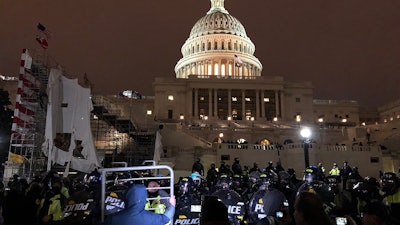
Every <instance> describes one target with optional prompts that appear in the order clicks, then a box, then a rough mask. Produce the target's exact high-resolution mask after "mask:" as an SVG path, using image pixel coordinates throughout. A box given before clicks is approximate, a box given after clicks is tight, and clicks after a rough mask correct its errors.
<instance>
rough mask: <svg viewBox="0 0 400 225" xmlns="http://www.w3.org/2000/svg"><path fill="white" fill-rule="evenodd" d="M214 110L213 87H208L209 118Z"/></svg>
mask: <svg viewBox="0 0 400 225" xmlns="http://www.w3.org/2000/svg"><path fill="white" fill-rule="evenodd" d="M212 111H213V107H212V89H211V88H209V89H208V118H211V117H212Z"/></svg>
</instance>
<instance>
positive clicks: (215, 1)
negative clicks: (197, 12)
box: [207, 0, 228, 14]
mask: <svg viewBox="0 0 400 225" xmlns="http://www.w3.org/2000/svg"><path fill="white" fill-rule="evenodd" d="M216 11H220V12H223V13H228V11H226V9H225V8H224V0H211V9H210V11H208V12H207V14H211V13H214V12H216Z"/></svg>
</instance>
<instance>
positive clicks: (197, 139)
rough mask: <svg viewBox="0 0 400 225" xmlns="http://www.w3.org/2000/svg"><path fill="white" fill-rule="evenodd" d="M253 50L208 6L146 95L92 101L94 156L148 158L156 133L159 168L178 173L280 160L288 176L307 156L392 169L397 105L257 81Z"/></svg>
mask: <svg viewBox="0 0 400 225" xmlns="http://www.w3.org/2000/svg"><path fill="white" fill-rule="evenodd" d="M206 10H207V9H205V11H206ZM255 50H256V45H255V43H253V42H252V41H251V39H250V38H249V36H248V34H247V33H246V29H245V27H244V25H243V24H242V23H241V22H240V21H239V20H238V19H237V18H235V17H234V16H232V15H230V14H229V12H228V10H227V9H226V8H225V5H224V0H211V7H210V9H209V10H208V11H206V14H205V16H203V17H202V18H200V19H199V20H198V21H197V22H196V23H195V24H194V26H193V28H192V30H191V31H190V34H189V37H188V38H187V39H186V41H185V42H184V43H183V45H182V48H181V52H182V58H181V59H177V64H176V66H175V76H173V75H171V77H169V78H165V77H157V78H156V79H155V80H154V82H153V87H154V96H141V97H137V96H136V97H134V96H132V92H129V91H128V92H126V93H125V94H124V97H122V96H121V95H115V96H105V95H95V96H93V102H94V108H95V109H94V111H93V119H92V131H93V133H94V135H93V136H94V139H95V146H96V149H97V150H98V151H99V152H100V154H99V155H100V156H101V158H102V159H103V160H106V159H108V160H113V161H128V163H129V162H130V161H131V162H133V159H136V160H142V159H146V157H147V158H149V155H151V156H152V155H153V150H154V139H155V132H156V131H160V134H161V136H162V153H161V160H160V163H164V164H169V165H171V166H172V167H173V168H174V170H176V171H182V172H183V173H184V172H186V171H189V170H191V166H192V164H193V162H194V161H195V159H197V158H200V159H201V161H202V163H203V165H204V166H205V168H206V169H208V167H209V165H210V164H211V163H216V164H217V166H218V165H219V163H220V161H224V162H225V163H226V164H229V165H232V163H233V160H234V158H236V157H238V158H239V159H240V161H241V164H242V166H243V165H248V166H250V167H251V166H252V165H253V163H254V162H257V163H258V165H259V166H260V167H262V168H263V167H265V166H266V165H267V162H268V161H273V162H274V164H275V163H276V162H278V161H280V162H281V163H282V165H283V167H284V168H286V169H287V168H289V167H292V168H294V169H295V170H296V171H298V176H301V172H302V171H303V170H304V167H305V161H307V160H308V161H309V164H310V165H316V164H317V163H319V162H322V163H323V164H324V165H325V168H327V169H330V168H331V166H332V164H333V163H334V162H336V163H338V164H339V165H341V164H342V162H343V161H344V160H347V161H348V162H349V164H350V166H357V167H358V168H359V171H360V174H361V175H362V176H374V177H377V176H378V174H379V173H378V171H395V172H397V170H398V168H399V167H400V163H399V157H398V156H397V152H398V148H399V146H400V145H399V141H400V136H399V131H398V129H397V126H398V125H399V124H400V123H399V121H400V120H399V119H400V101H397V102H392V103H388V104H386V105H383V106H381V107H379V108H378V109H365V108H363V107H362V106H360V105H359V104H358V102H356V101H350V100H323V99H315V96H314V94H313V85H312V82H310V81H304V82H291V81H287V80H285V79H284V77H282V76H265V75H264V76H263V73H262V72H263V66H262V64H261V62H260V60H259V59H258V58H257V57H256V55H255V54H254V53H255ZM304 127H307V128H309V129H310V130H311V137H309V138H307V139H306V138H304V137H302V136H301V135H300V130H301V129H302V128H304ZM305 141H307V142H306V143H305ZM146 143H153V144H148V145H146ZM305 144H306V145H305ZM146 146H147V147H146ZM306 148H307V151H308V154H307V156H306V154H305V150H306Z"/></svg>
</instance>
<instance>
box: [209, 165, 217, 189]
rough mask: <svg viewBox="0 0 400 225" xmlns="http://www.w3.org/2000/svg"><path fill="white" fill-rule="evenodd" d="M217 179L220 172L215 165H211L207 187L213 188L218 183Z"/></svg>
mask: <svg viewBox="0 0 400 225" xmlns="http://www.w3.org/2000/svg"><path fill="white" fill-rule="evenodd" d="M217 178H218V171H217V168H216V167H215V163H211V165H210V169H208V171H207V177H206V180H207V187H208V188H211V187H213V186H214V185H215V184H216V183H217Z"/></svg>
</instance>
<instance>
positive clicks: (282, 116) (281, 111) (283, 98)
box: [278, 90, 286, 118]
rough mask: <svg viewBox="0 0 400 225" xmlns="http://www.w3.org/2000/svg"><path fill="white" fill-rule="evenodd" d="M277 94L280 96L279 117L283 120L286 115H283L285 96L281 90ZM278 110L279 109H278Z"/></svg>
mask: <svg viewBox="0 0 400 225" xmlns="http://www.w3.org/2000/svg"><path fill="white" fill-rule="evenodd" d="M279 93H280V96H281V102H280V103H281V104H280V105H281V108H280V115H281V118H285V117H286V115H285V94H284V93H283V91H282V90H281V91H279ZM278 108H279V107H278Z"/></svg>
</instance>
